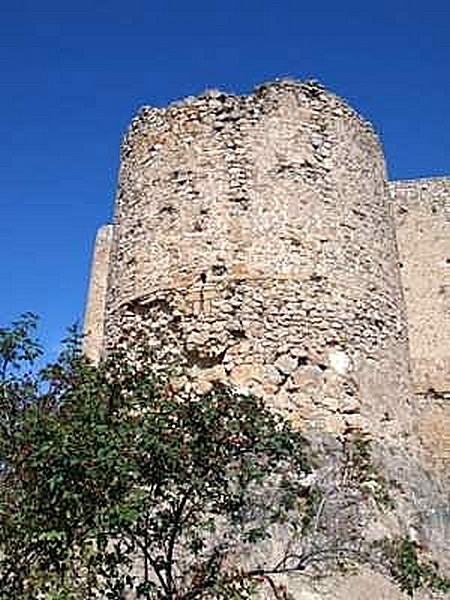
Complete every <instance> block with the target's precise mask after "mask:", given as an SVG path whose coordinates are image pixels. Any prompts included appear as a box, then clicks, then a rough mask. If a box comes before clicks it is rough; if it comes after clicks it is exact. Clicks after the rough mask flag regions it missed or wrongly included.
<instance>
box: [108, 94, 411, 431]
mask: <svg viewBox="0 0 450 600" xmlns="http://www.w3.org/2000/svg"><path fill="white" fill-rule="evenodd" d="M388 204H389V202H388V197H387V194H386V183H385V167H384V159H383V155H382V152H381V149H380V147H379V144H378V141H377V139H376V137H375V136H374V134H373V131H372V130H371V128H370V126H369V125H368V124H367V123H365V122H364V121H363V120H362V119H361V118H360V117H359V116H357V115H356V113H354V111H352V110H351V109H350V108H349V107H348V106H347V105H346V104H345V103H343V102H342V101H341V100H339V99H337V98H336V97H335V96H333V95H332V94H330V93H328V92H326V91H324V90H323V89H322V88H320V87H319V86H317V85H314V84H308V83H306V84H297V83H278V84H271V85H269V86H264V87H262V88H260V89H259V90H258V91H257V92H256V93H255V94H254V95H250V96H246V97H237V96H228V95H224V94H219V93H209V94H207V95H205V96H202V97H199V98H195V99H192V100H190V101H185V102H183V103H181V104H176V105H172V106H170V107H169V108H168V109H151V108H149V109H144V110H143V111H142V112H141V114H140V115H139V116H138V117H137V118H136V119H135V120H134V121H133V123H132V125H131V128H130V131H129V133H128V135H127V137H126V139H125V141H124V144H123V147H122V162H121V170H120V182H119V193H118V199H117V204H116V214H115V241H114V245H113V250H112V262H111V274H110V280H109V287H108V299H107V329H108V340H107V341H109V342H112V341H117V340H118V339H120V338H121V337H122V338H123V337H128V338H132V337H133V336H137V335H140V332H144V334H145V336H146V338H147V339H148V340H149V341H150V344H151V345H152V347H153V349H154V352H155V357H156V358H157V359H158V360H159V361H160V362H161V363H167V362H170V361H173V362H177V363H182V364H185V365H186V366H187V367H189V369H190V371H191V373H193V374H195V380H196V383H194V384H193V385H197V386H200V387H201V388H202V390H206V389H208V387H209V386H210V385H211V382H212V381H213V380H226V381H231V382H233V383H235V384H236V385H238V386H239V387H241V388H244V389H248V390H252V391H253V392H254V393H257V394H261V395H263V396H264V397H266V398H267V399H268V401H269V402H271V403H273V404H275V405H276V406H279V407H281V408H283V409H285V410H288V411H291V413H292V415H293V418H296V419H298V420H299V421H302V422H303V423H308V422H309V423H311V422H316V423H319V422H320V424H321V425H322V426H323V427H325V428H326V429H329V430H331V431H335V432H340V433H342V432H344V431H346V430H347V429H348V428H352V427H356V426H364V425H366V426H369V424H370V426H371V427H375V428H376V427H379V428H380V429H382V430H383V431H385V430H386V429H392V430H397V429H399V428H402V427H403V426H404V424H405V422H406V421H407V415H408V410H407V402H408V398H409V387H408V382H409V379H408V377H409V376H408V356H407V347H406V327H405V319H404V310H403V298H402V294H401V290H400V283H399V274H398V265H397V260H396V255H395V240H394V230H393V224H392V221H391V216H390V214H389V210H388ZM405 408H406V410H405ZM396 416H398V418H394V417H396Z"/></svg>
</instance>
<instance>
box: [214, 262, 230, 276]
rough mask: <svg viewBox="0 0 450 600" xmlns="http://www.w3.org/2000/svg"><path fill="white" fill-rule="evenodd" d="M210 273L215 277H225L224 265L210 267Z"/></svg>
mask: <svg viewBox="0 0 450 600" xmlns="http://www.w3.org/2000/svg"><path fill="white" fill-rule="evenodd" d="M212 272H213V273H214V275H217V276H219V277H220V276H221V275H225V273H226V272H227V268H226V266H225V265H220V264H218V265H213V266H212Z"/></svg>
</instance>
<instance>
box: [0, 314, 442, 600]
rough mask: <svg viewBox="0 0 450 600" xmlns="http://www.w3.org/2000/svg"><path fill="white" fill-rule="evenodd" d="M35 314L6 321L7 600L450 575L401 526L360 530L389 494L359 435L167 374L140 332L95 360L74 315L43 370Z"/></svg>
mask: <svg viewBox="0 0 450 600" xmlns="http://www.w3.org/2000/svg"><path fill="white" fill-rule="evenodd" d="M35 328H36V318H35V316H34V315H24V316H23V317H22V318H20V319H18V320H17V321H16V322H14V323H13V324H12V326H11V327H10V328H5V329H0V366H2V369H1V373H2V374H1V379H0V393H1V396H0V398H1V406H0V428H1V432H2V436H1V438H0V599H1V600H6V599H8V600H10V598H15V599H17V600H41V599H45V600H80V599H83V600H84V599H88V600H89V599H97V598H110V599H112V600H113V599H117V600H119V599H121V598H124V597H125V596H126V594H127V593H128V592H130V591H133V593H134V594H135V596H136V597H137V598H141V599H145V600H156V599H158V600H197V599H198V600H211V599H215V600H233V599H236V600H238V599H241V600H246V599H249V598H253V597H254V596H255V594H256V593H257V591H258V589H261V587H262V586H265V589H266V590H267V593H266V594H265V595H266V596H267V595H268V594H270V593H272V594H273V595H274V597H275V598H278V599H281V598H288V597H289V596H288V592H287V591H286V590H285V589H284V588H283V586H282V585H280V584H279V578H278V576H279V575H289V574H291V573H302V572H305V571H309V572H314V573H315V574H316V575H318V576H320V575H322V574H325V573H329V570H330V568H335V567H337V568H341V567H342V566H346V565H347V564H349V563H352V564H354V563H361V562H368V563H369V564H371V565H372V566H373V565H375V563H377V564H379V565H381V566H382V569H383V572H386V573H389V574H390V575H391V576H392V577H393V578H394V580H395V581H397V582H398V583H399V585H400V586H401V587H402V588H403V589H405V590H407V591H408V593H410V594H411V596H412V594H413V593H414V591H415V590H416V589H419V588H420V587H423V586H424V585H428V586H431V587H432V586H434V588H435V589H440V590H444V589H447V588H446V587H445V586H446V585H447V583H446V581H447V580H444V579H443V578H440V577H438V575H437V571H436V570H433V568H432V567H433V565H432V564H431V563H429V562H428V563H421V562H420V557H418V555H417V553H415V549H411V547H410V546H407V545H405V544H406V542H405V543H404V544H403V545H402V543H403V542H402V541H401V540H400V541H399V542H398V544H397V546H395V548H397V550H395V549H393V548H394V547H393V546H385V547H384V549H383V551H382V552H381V546H378V547H377V550H376V552H375V553H374V552H373V551H371V549H370V548H368V547H365V546H364V543H363V542H364V536H362V535H361V532H362V531H363V528H364V526H365V524H366V523H367V521H368V519H370V518H372V517H373V512H370V510H369V508H368V507H373V505H374V504H375V505H377V506H379V507H380V510H382V509H383V507H386V506H390V504H391V498H390V496H389V491H388V484H387V482H386V480H385V479H384V478H383V476H382V474H381V472H380V470H379V469H378V468H377V467H376V466H375V465H374V464H373V462H372V459H371V452H370V441H369V440H368V439H367V438H365V437H364V436H361V435H356V436H354V438H353V439H350V440H347V441H346V442H345V443H344V444H343V445H342V444H341V445H340V446H339V444H337V443H336V440H326V439H325V438H324V439H323V440H321V441H320V443H317V439H316V442H315V444H313V445H311V444H310V443H309V442H307V441H306V440H305V438H304V437H303V435H302V434H301V433H300V432H298V431H296V430H295V429H294V428H293V427H292V426H291V424H290V422H289V421H288V420H287V419H286V418H284V417H283V416H281V415H279V414H277V413H276V412H274V411H272V410H271V409H269V408H268V407H267V406H266V405H265V404H264V403H263V402H262V401H260V400H258V399H257V398H254V397H252V396H248V395H243V394H238V393H236V392H235V391H233V390H232V389H230V388H227V387H225V386H216V387H214V388H213V389H212V390H211V391H210V392H209V393H207V394H205V395H202V396H198V395H197V394H195V393H194V392H193V391H192V390H191V389H190V387H189V385H180V379H179V378H177V377H174V375H173V374H166V375H161V373H160V371H159V370H158V374H156V372H155V370H154V369H153V368H152V363H151V357H150V356H149V354H148V353H147V352H146V350H145V347H144V346H142V347H141V348H139V347H137V348H135V349H134V353H133V359H132V360H130V358H129V356H130V355H129V354H128V353H125V352H120V351H116V352H111V353H110V354H109V356H108V358H106V359H105V360H104V361H103V362H102V363H101V364H100V365H98V366H95V365H93V364H92V363H90V362H89V361H88V360H87V359H86V358H85V357H84V356H83V355H82V353H81V351H80V337H79V335H78V333H77V331H76V329H72V330H71V331H70V332H69V336H68V338H67V339H66V340H65V344H64V346H63V351H62V352H61V355H60V356H59V358H58V360H57V361H56V362H55V363H53V364H50V365H48V366H47V367H45V368H44V369H42V370H40V371H38V370H34V371H33V370H32V369H31V370H30V365H31V366H32V365H33V363H34V361H35V360H36V359H38V358H39V357H40V354H41V350H40V346H39V344H38V342H37V340H36V338H35ZM313 457H314V458H313ZM274 548H277V550H276V552H275V551H274ZM413 550H414V552H413Z"/></svg>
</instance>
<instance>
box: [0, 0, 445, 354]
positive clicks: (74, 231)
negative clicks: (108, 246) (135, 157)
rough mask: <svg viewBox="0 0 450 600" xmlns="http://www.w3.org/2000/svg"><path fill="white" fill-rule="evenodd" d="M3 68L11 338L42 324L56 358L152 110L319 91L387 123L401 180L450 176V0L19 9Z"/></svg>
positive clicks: (0, 39) (2, 252)
mask: <svg viewBox="0 0 450 600" xmlns="http://www.w3.org/2000/svg"><path fill="white" fill-rule="evenodd" d="M0 66H1V92H0V118H1V139H2V143H1V144H0V165H1V167H0V171H1V187H0V198H1V207H0V208H1V213H0V215H1V218H0V257H1V259H0V286H1V294H0V325H1V324H5V323H7V322H8V321H9V320H10V319H11V318H12V317H14V316H15V315H17V314H18V313H20V312H23V311H25V310H32V311H35V312H38V313H39V314H40V315H41V317H42V325H41V331H42V334H43V336H44V339H45V341H46V345H47V347H48V349H50V350H52V349H53V348H55V347H56V345H57V342H58V340H59V338H60V337H61V336H62V335H63V334H64V331H65V328H66V326H67V325H69V324H70V323H72V322H73V321H74V320H75V319H81V317H82V313H83V310H84V299H85V293H86V287H87V280H88V271H89V262H90V255H91V249H92V242H93V239H94V236H95V232H96V229H97V227H98V226H99V225H100V224H102V223H105V222H108V221H109V220H110V219H111V213H112V205H113V199H114V193H115V181H116V177H117V169H118V150H119V141H120V138H121V136H122V133H123V132H124V130H125V128H126V126H127V123H128V122H129V120H130V118H131V116H132V115H133V114H134V113H135V112H136V110H137V108H138V107H139V106H140V105H142V104H153V105H164V104H166V103H167V102H169V101H171V100H174V99H177V98H180V97H183V96H185V95H189V94H197V93H199V92H201V91H203V90H204V89H205V88H208V87H219V88H222V89H224V90H226V91H230V92H237V93H243V92H247V91H249V90H250V89H251V88H252V87H253V86H254V85H255V84H257V83H259V82H262V81H267V80H270V79H273V78H275V77H277V76H278V77H280V76H281V77H282V76H292V77H297V78H314V79H319V80H320V81H321V82H322V83H323V84H325V85H326V86H327V87H329V88H331V89H332V90H333V91H335V92H337V93H338V94H340V95H341V96H344V97H345V98H347V99H348V100H349V101H350V102H351V103H352V104H353V105H354V106H355V107H356V108H357V109H358V110H360V111H361V112H362V113H363V114H364V115H365V116H366V117H367V118H369V119H371V120H372V121H373V122H374V123H375V126H376V127H377V129H378V131H379V133H380V134H381V136H382V138H383V142H384V146H385V150H386V155H387V159H388V166H389V171H390V174H391V177H392V178H396V179H401V178H410V177H416V176H432V175H434V176H435V175H445V174H448V175H450V123H449V118H448V113H449V106H450V4H449V3H448V0H440V1H436V0H429V1H428V2H423V1H420V2H419V1H417V0H409V1H398V0H397V1H396V0H391V1H386V0H378V1H377V2H367V1H363V0H358V1H356V0H347V1H346V0H341V1H340V2H337V1H336V0H335V1H331V0H321V1H320V2H315V1H314V0H307V1H303V0H278V1H276V0H220V1H219V0H190V1H186V0H159V1H156V0H126V1H119V0H110V1H102V0H77V1H76V2H72V1H66V0H58V1H56V0H39V1H37V0H14V1H13V0H3V2H2V6H1V12H0Z"/></svg>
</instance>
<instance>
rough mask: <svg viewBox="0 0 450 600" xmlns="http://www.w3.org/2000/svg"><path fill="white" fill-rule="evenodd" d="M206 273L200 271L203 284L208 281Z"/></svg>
mask: <svg viewBox="0 0 450 600" xmlns="http://www.w3.org/2000/svg"><path fill="white" fill-rule="evenodd" d="M206 279H207V277H206V273H200V281H201V282H202V284H203V285H205V283H206Z"/></svg>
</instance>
